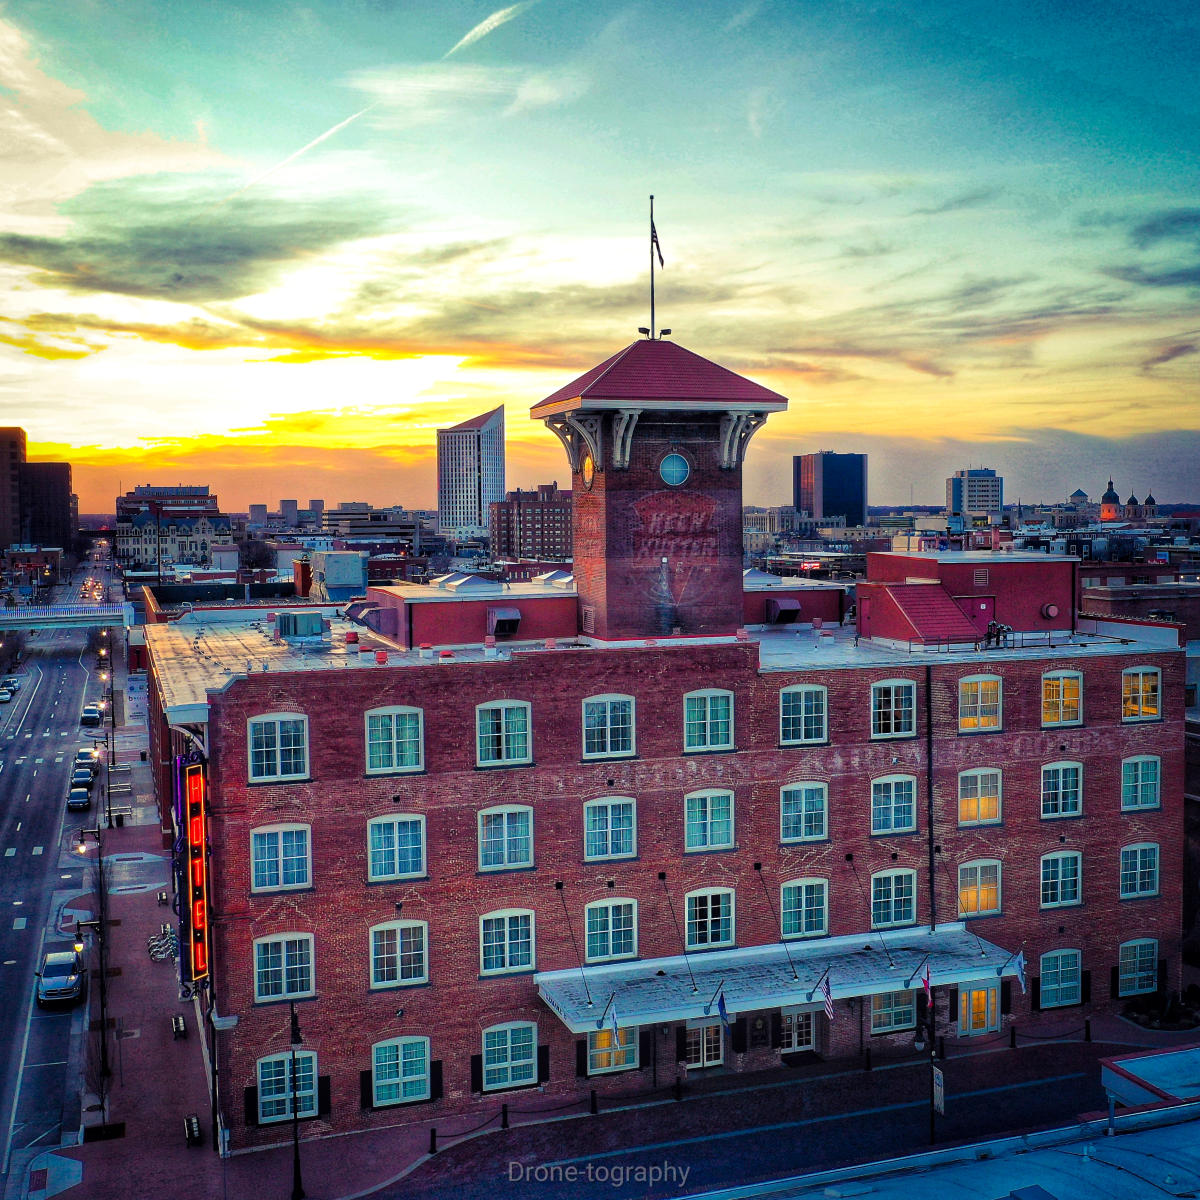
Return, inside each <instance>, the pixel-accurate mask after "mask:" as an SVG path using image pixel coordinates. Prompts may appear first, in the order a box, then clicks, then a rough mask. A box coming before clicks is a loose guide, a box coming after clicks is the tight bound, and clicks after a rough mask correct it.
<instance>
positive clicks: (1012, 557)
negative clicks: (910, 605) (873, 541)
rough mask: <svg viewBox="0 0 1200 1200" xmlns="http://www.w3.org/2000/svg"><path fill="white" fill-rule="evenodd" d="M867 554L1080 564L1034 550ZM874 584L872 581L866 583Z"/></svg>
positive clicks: (998, 563) (953, 560) (956, 560)
mask: <svg viewBox="0 0 1200 1200" xmlns="http://www.w3.org/2000/svg"><path fill="white" fill-rule="evenodd" d="M867 553H868V554H887V555H890V556H891V557H892V558H919V559H923V560H925V561H926V562H928V561H930V560H932V561H934V562H940V563H962V564H963V565H964V566H965V565H967V564H974V563H979V564H982V565H983V566H1002V565H1003V564H1004V563H1010V562H1020V563H1028V562H1039V563H1045V562H1081V561H1082V559H1080V557H1079V556H1078V555H1077V554H1042V553H1039V552H1038V551H1036V550H1025V551H1021V550H869V551H867ZM868 582H874V581H868Z"/></svg>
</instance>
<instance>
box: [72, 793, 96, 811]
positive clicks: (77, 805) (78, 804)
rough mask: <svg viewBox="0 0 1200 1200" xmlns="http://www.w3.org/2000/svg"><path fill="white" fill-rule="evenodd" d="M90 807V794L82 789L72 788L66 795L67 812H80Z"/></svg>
mask: <svg viewBox="0 0 1200 1200" xmlns="http://www.w3.org/2000/svg"><path fill="white" fill-rule="evenodd" d="M91 807H92V793H91V792H89V791H88V789H87V788H84V787H73V788H71V790H70V791H69V792H68V793H67V811H68V812H81V811H83V810H84V809H88V808H91Z"/></svg>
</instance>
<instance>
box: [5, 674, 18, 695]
mask: <svg viewBox="0 0 1200 1200" xmlns="http://www.w3.org/2000/svg"><path fill="white" fill-rule="evenodd" d="M0 687H6V688H8V690H9V691H10V692H19V691H20V690H21V679H20V676H18V675H9V676H8V677H7V678H5V679H3V680H0Z"/></svg>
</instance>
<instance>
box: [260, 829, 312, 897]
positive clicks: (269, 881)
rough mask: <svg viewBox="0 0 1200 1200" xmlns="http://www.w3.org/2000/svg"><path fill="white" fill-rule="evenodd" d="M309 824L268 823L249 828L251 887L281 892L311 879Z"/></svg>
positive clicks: (264, 890)
mask: <svg viewBox="0 0 1200 1200" xmlns="http://www.w3.org/2000/svg"><path fill="white" fill-rule="evenodd" d="M310 836H311V831H310V827H309V826H308V825H268V826H264V827H263V828H261V829H252V830H251V831H250V868H251V880H250V890H251V891H252V892H280V891H286V890H288V889H289V888H306V887H308V886H309V884H310V883H311V882H312V855H311V850H310Z"/></svg>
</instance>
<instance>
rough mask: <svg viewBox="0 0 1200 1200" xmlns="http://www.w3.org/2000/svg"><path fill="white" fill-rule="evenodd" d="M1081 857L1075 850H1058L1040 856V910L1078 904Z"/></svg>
mask: <svg viewBox="0 0 1200 1200" xmlns="http://www.w3.org/2000/svg"><path fill="white" fill-rule="evenodd" d="M1082 875H1083V855H1081V854H1080V853H1079V852H1078V851H1077V850H1060V851H1058V852H1057V853H1055V854H1046V855H1043V856H1042V866H1041V879H1042V898H1041V906H1042V908H1063V907H1065V906H1066V905H1068V904H1078V903H1080V901H1081V899H1082V895H1083V887H1082Z"/></svg>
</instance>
